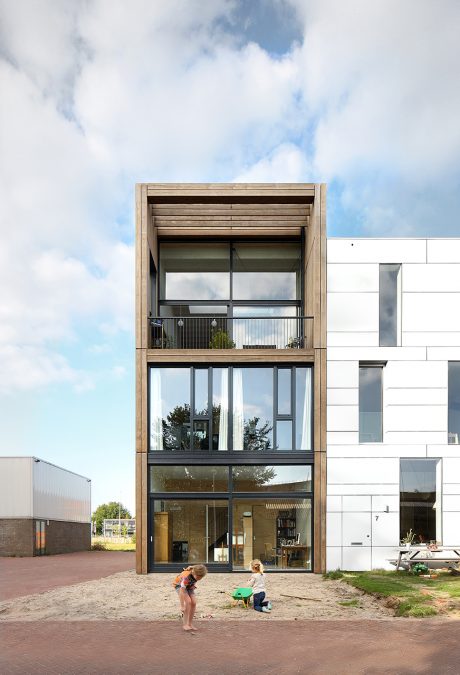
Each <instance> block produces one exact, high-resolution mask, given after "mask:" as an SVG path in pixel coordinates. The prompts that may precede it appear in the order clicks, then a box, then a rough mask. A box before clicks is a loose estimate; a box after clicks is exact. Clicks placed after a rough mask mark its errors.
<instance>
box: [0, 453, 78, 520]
mask: <svg viewBox="0 0 460 675" xmlns="http://www.w3.org/2000/svg"><path fill="white" fill-rule="evenodd" d="M0 518H40V519H44V520H45V519H46V520H63V521H71V522H76V523H89V522H91V481H90V479H89V478H86V477H85V476H80V475H78V474H76V473H73V472H72V471H67V470H66V469H63V468H61V467H58V466H55V465H54V464H50V463H49V462H45V461H43V460H41V459H38V458H37V457H0Z"/></svg>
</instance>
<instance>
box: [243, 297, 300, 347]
mask: <svg viewBox="0 0 460 675" xmlns="http://www.w3.org/2000/svg"><path fill="white" fill-rule="evenodd" d="M297 312H298V309H297V307H294V306H291V307H289V306H284V307H266V306H265V307H263V306H259V307H257V306H249V305H248V306H240V307H235V306H234V307H233V317H234V318H233V322H232V326H233V340H234V342H235V347H236V348H237V349H244V348H246V347H266V348H268V349H286V347H291V346H293V345H294V344H295V345H298V344H300V340H301V335H302V332H301V331H302V322H301V320H300V319H297V318H296V316H297ZM290 317H292V318H290ZM280 318H284V320H283V321H280Z"/></svg>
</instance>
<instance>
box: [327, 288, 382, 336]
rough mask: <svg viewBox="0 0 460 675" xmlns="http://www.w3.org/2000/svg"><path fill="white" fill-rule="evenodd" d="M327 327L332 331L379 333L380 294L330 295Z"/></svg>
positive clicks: (328, 297) (328, 296) (328, 295)
mask: <svg viewBox="0 0 460 675" xmlns="http://www.w3.org/2000/svg"><path fill="white" fill-rule="evenodd" d="M327 325H328V330H331V331H376V330H377V331H378V329H379V294H378V293H328V294H327Z"/></svg>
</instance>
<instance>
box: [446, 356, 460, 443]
mask: <svg viewBox="0 0 460 675" xmlns="http://www.w3.org/2000/svg"><path fill="white" fill-rule="evenodd" d="M448 439H449V443H454V444H458V443H460V361H450V362H449V422H448Z"/></svg>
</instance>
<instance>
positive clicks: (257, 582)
mask: <svg viewBox="0 0 460 675" xmlns="http://www.w3.org/2000/svg"><path fill="white" fill-rule="evenodd" d="M251 570H252V576H251V578H250V579H249V581H248V586H252V592H253V596H252V599H253V602H254V609H255V610H256V612H266V613H267V614H269V613H270V612H271V609H272V603H271V602H268V601H267V600H265V574H264V566H263V565H262V563H261V562H260V560H253V561H252V562H251Z"/></svg>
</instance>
